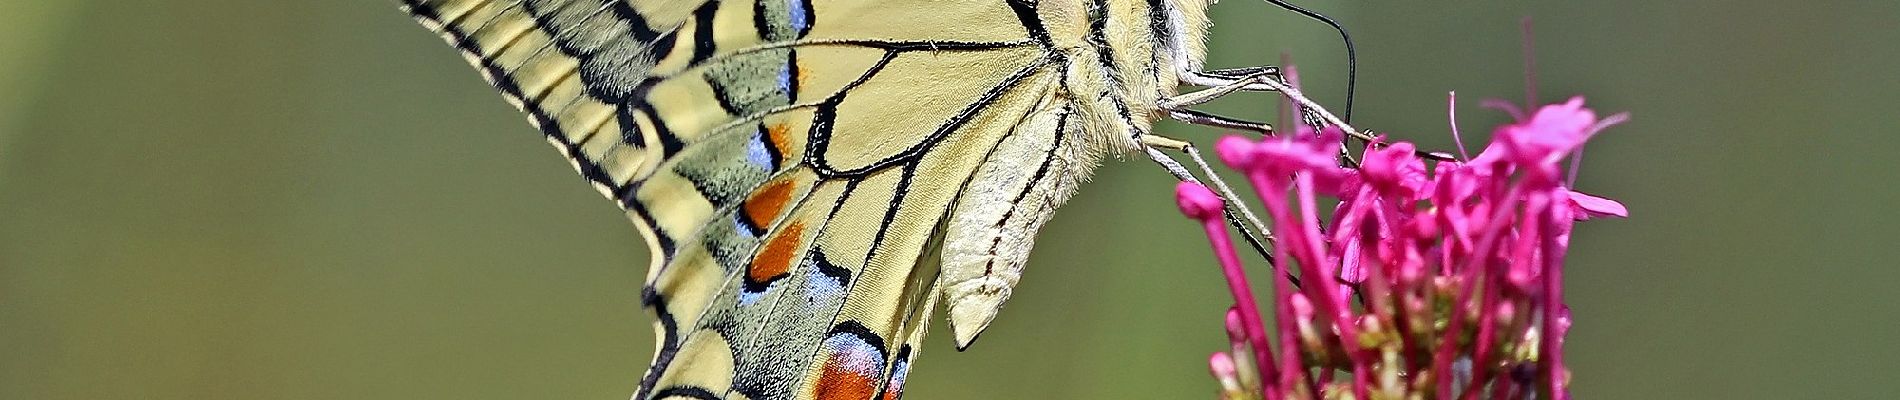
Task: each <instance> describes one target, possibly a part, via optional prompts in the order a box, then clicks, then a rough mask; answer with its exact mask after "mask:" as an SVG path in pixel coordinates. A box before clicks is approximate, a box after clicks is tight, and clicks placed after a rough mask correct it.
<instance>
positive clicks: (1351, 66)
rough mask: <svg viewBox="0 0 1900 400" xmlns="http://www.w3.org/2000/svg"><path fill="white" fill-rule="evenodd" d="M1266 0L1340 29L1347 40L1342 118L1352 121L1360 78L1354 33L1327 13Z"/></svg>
mask: <svg viewBox="0 0 1900 400" xmlns="http://www.w3.org/2000/svg"><path fill="white" fill-rule="evenodd" d="M1266 1H1267V2H1268V3H1273V5H1276V6H1280V8H1284V9H1286V10H1287V11H1292V12H1295V13H1299V14H1300V15H1304V16H1306V17H1307V18H1310V19H1312V20H1314V21H1319V22H1322V23H1325V24H1326V25H1330V26H1332V27H1333V30H1335V31H1339V39H1341V40H1344V41H1345V42H1346V114H1345V116H1344V117H1345V118H1342V119H1343V120H1345V121H1347V122H1352V95H1353V86H1354V85H1355V84H1357V83H1358V80H1359V56H1358V54H1356V53H1355V52H1354V51H1353V46H1352V35H1349V34H1347V33H1346V27H1344V26H1340V25H1339V22H1338V21H1334V20H1333V19H1332V18H1327V17H1326V16H1325V15H1320V13H1316V12H1313V11H1312V10H1307V9H1304V8H1300V6H1296V5H1293V3H1288V2H1286V0H1266Z"/></svg>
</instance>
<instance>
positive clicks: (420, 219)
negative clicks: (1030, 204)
mask: <svg viewBox="0 0 1900 400" xmlns="http://www.w3.org/2000/svg"><path fill="white" fill-rule="evenodd" d="M1302 3H1314V4H1312V6H1313V7H1314V8H1315V9H1318V10H1321V11H1323V12H1326V13H1328V14H1330V15H1332V16H1334V17H1335V18H1337V19H1339V20H1340V21H1342V22H1343V23H1345V24H1346V25H1347V26H1349V27H1351V28H1352V29H1353V32H1354V34H1355V38H1356V39H1357V40H1358V43H1359V44H1360V47H1359V50H1360V52H1359V54H1360V57H1361V63H1360V67H1361V68H1360V84H1361V86H1360V92H1359V93H1360V95H1359V102H1358V108H1357V117H1356V118H1355V122H1357V123H1358V125H1360V126H1362V127H1368V128H1372V129H1378V130H1382V131H1390V132H1392V133H1393V134H1394V135H1396V136H1397V137H1399V138H1403V139H1408V140H1416V141H1420V142H1422V143H1424V144H1426V145H1427V146H1430V147H1435V148H1443V149H1448V148H1450V141H1449V140H1448V137H1447V134H1446V129H1445V117H1444V113H1445V93H1446V92H1447V91H1451V90H1456V91H1458V92H1459V93H1460V95H1461V96H1460V97H1461V99H1462V101H1461V103H1460V105H1461V107H1460V111H1461V119H1462V122H1463V126H1464V128H1465V131H1466V132H1475V133H1476V135H1475V136H1478V138H1477V139H1480V140H1481V139H1482V137H1483V136H1484V134H1485V133H1487V132H1488V131H1489V127H1490V126H1492V125H1493V124H1496V123H1498V122H1501V121H1504V117H1503V116H1502V115H1500V114H1499V113H1497V112H1491V111H1488V110H1481V109H1480V108H1478V107H1477V105H1478V100H1480V99H1484V98H1504V99H1510V100H1512V101H1516V100H1519V99H1521V98H1522V97H1523V89H1522V88H1523V83H1522V82H1523V79H1522V78H1521V77H1522V63H1521V61H1520V59H1521V58H1520V53H1521V52H1520V51H1519V44H1520V41H1519V39H1520V34H1519V25H1518V22H1519V19H1520V18H1521V17H1525V16H1531V17H1534V18H1535V22H1536V33H1537V35H1536V44H1537V72H1538V78H1539V81H1540V86H1541V87H1540V91H1541V93H1542V99H1543V100H1545V101H1556V100H1560V99H1561V98H1562V97H1564V96H1568V95H1571V94H1577V93H1584V94H1588V95H1589V100H1590V103H1589V104H1590V105H1591V106H1592V107H1595V108H1597V109H1598V110H1603V111H1608V112H1614V111H1630V112H1632V113H1633V115H1634V118H1635V119H1634V121H1633V122H1631V123H1629V124H1626V125H1624V126H1620V127H1617V128H1614V129H1612V130H1610V131H1608V132H1607V133H1605V134H1604V135H1602V136H1600V137H1599V138H1598V140H1596V141H1595V142H1594V143H1593V144H1592V145H1591V147H1590V153H1589V157H1588V160H1587V162H1586V169H1585V173H1584V174H1583V179H1582V181H1581V183H1580V184H1579V187H1580V188H1581V189H1582V190H1586V191H1590V192H1593V193H1598V194H1602V195H1606V196H1610V197H1614V198H1617V199H1619V200H1622V201H1623V202H1624V203H1625V204H1628V205H1629V207H1630V209H1631V210H1632V212H1633V214H1634V218H1632V219H1629V220H1608V221H1592V222H1590V223H1586V224H1583V225H1581V226H1580V229H1579V231H1578V232H1577V233H1576V236H1575V237H1574V239H1573V240H1574V243H1573V245H1574V250H1573V251H1574V253H1573V255H1572V258H1571V261H1570V263H1569V266H1570V270H1569V272H1568V276H1569V278H1570V280H1569V287H1568V293H1569V296H1570V301H1571V305H1572V307H1573V308H1574V310H1575V313H1576V316H1577V321H1578V322H1577V327H1576V328H1575V330H1574V331H1573V334H1572V336H1571V338H1570V341H1569V354H1570V360H1571V361H1572V363H1573V368H1574V369H1575V370H1576V374H1577V375H1576V378H1577V384H1576V393H1577V395H1578V396H1579V397H1580V398H1586V399H1623V398H1711V399H1713V398H1879V397H1886V396H1890V395H1891V393H1893V392H1896V391H1900V380H1896V379H1893V378H1892V377H1893V376H1894V372H1893V371H1894V365H1895V364H1896V363H1900V341H1897V339H1900V335H1896V333H1897V331H1896V327H1900V322H1897V321H1900V306H1896V305H1893V304H1894V303H1893V301H1892V300H1890V298H1891V297H1892V295H1893V293H1895V290H1894V289H1892V286H1888V285H1891V284H1894V283H1896V282H1900V273H1897V272H1896V270H1895V268H1893V266H1895V265H1896V262H1895V260H1896V259H1900V258H1897V257H1896V256H1897V255H1900V254H1897V253H1900V245H1895V244H1894V243H1893V242H1894V239H1896V235H1894V234H1893V229H1891V227H1892V226H1894V225H1895V224H1896V223H1900V218H1896V214H1895V213H1892V212H1890V211H1891V210H1892V209H1893V207H1894V206H1893V204H1895V202H1896V200H1900V196H1896V194H1900V189H1896V185H1894V184H1893V181H1894V178H1895V174H1894V173H1893V172H1894V171H1895V169H1896V167H1900V163H1897V162H1895V161H1894V158H1893V157H1891V156H1890V155H1891V154H1893V153H1894V152H1895V149H1896V145H1900V132H1896V128H1900V113H1896V112H1895V111H1894V110H1893V107H1894V106H1895V105H1897V104H1900V79H1896V78H1895V77H1894V74H1893V71H1894V70H1895V67H1894V65H1900V44H1896V43H1900V3H1895V2H1786V1H1708V0H1702V1H1668V2H1662V1H1641V0H1626V1H1595V2H1572V1H1537V2H1487V3H1489V4H1475V3H1478V2H1371V1H1360V2H1343V1H1302ZM1849 3H1855V4H1857V5H1855V6H1847V5H1846V4H1849ZM1214 13H1215V14H1216V15H1217V21H1218V22H1217V25H1216V26H1215V28H1214V32H1213V40H1214V43H1213V46H1212V47H1213V56H1212V61H1211V64H1213V66H1216V67H1232V66H1242V65H1254V64H1262V63H1273V62H1275V61H1276V60H1278V58H1279V54H1280V53H1282V52H1290V53H1291V54H1293V55H1294V56H1295V57H1296V60H1297V61H1300V65H1301V67H1302V69H1303V70H1304V71H1305V74H1304V75H1305V80H1306V83H1307V87H1308V89H1309V91H1310V92H1312V93H1314V94H1315V95H1316V97H1318V98H1319V99H1320V100H1321V101H1322V102H1324V103H1327V104H1339V103H1340V102H1341V101H1342V100H1343V99H1342V97H1343V95H1342V92H1343V81H1344V74H1343V65H1344V64H1343V62H1342V58H1343V57H1342V52H1341V51H1340V49H1339V45H1338V42H1337V41H1336V37H1335V36H1334V34H1333V33H1331V32H1330V31H1329V30H1327V29H1326V28H1324V26H1322V25H1320V24H1317V23H1314V22H1311V21H1306V20H1303V19H1300V18H1298V17H1296V16H1293V15H1292V14H1290V13H1287V12H1284V11H1278V10H1275V9H1272V8H1270V7H1268V6H1266V5H1264V4H1261V3H1257V2H1250V1H1243V0H1228V1H1227V2H1226V3H1225V4H1220V5H1217V6H1215V8H1214ZM1271 101H1272V100H1271V97H1267V96H1264V95H1249V96H1240V97H1238V98H1236V99H1232V100H1227V101H1223V102H1222V103H1221V104H1219V105H1218V107H1216V108H1215V109H1216V110H1219V111H1224V112H1227V113H1232V114H1242V115H1257V116H1266V115H1270V114H1269V113H1270V112H1271V111H1270V110H1269V109H1267V108H1265V107H1263V105H1265V104H1270V103H1271ZM1160 130H1161V131H1162V132H1164V133H1167V134H1171V135H1174V136H1177V137H1188V138H1192V139H1195V140H1196V141H1200V142H1202V143H1209V142H1211V141H1212V139H1213V138H1215V137H1216V135H1217V133H1218V132H1215V131H1212V130H1208V129H1202V128H1190V127H1184V126H1180V125H1172V124H1168V125H1163V126H1162V127H1161V129H1160ZM1172 184H1173V183H1172V181H1171V180H1170V179H1169V178H1168V177H1167V176H1166V175H1165V174H1163V173H1162V172H1161V171H1160V170H1159V169H1157V168H1155V167H1154V166H1153V165H1152V164H1150V163H1148V162H1146V161H1140V160H1131V161H1129V162H1120V163H1111V164H1109V165H1107V166H1105V167H1104V168H1103V169H1102V171H1101V172H1100V173H1099V175H1098V177H1097V179H1096V180H1095V182H1094V183H1092V184H1090V185H1087V186H1086V187H1085V189H1084V190H1083V191H1082V193H1081V194H1080V195H1079V196H1078V197H1077V198H1076V199H1075V200H1074V201H1073V202H1072V203H1071V204H1070V205H1069V206H1068V207H1067V208H1065V209H1064V210H1063V211H1062V212H1061V213H1060V215H1059V216H1058V217H1057V218H1056V219H1055V221H1054V222H1052V223H1051V224H1050V226H1049V227H1048V229H1047V230H1046V231H1045V232H1044V234H1043V235H1042V236H1041V240H1040V244H1041V245H1040V246H1039V247H1038V248H1037V252H1036V254H1035V257H1034V258H1033V261H1032V263H1031V264H1032V266H1031V267H1030V272H1029V273H1028V275H1027V277H1026V280H1025V281H1024V282H1023V284H1022V287H1021V288H1020V290H1019V291H1018V292H1017V295H1016V296H1015V298H1014V299H1012V301H1011V306H1010V307H1009V309H1008V310H1007V311H1005V312H1004V313H1002V315H1001V317H1000V319H999V320H998V322H997V323H996V325H995V326H994V327H993V329H992V330H991V331H990V332H989V333H988V334H986V335H984V340H983V341H982V343H979V344H977V346H975V347H974V348H972V349H971V350H970V351H968V352H963V353H958V352H955V351H952V350H951V346H950V345H949V342H948V340H947V338H945V337H944V336H945V335H942V334H939V335H937V337H935V338H933V340H932V342H931V343H930V344H929V346H928V347H927V349H928V350H929V351H927V355H926V356H925V357H924V361H923V362H922V363H921V364H919V367H918V368H917V369H916V371H915V373H914V374H913V375H912V379H913V380H912V386H911V387H910V388H909V393H910V395H911V398H914V399H954V398H1009V399H1013V398H1024V399H1030V398H1111V399H1119V398H1170V399H1172V398H1183V399H1198V398H1207V397H1208V396H1211V395H1212V391H1213V390H1214V389H1215V384H1214V382H1213V380H1211V379H1210V378H1209V377H1208V375H1207V373H1206V372H1205V370H1206V367H1205V358H1206V355H1207V354H1208V353H1209V352H1211V351H1214V350H1217V349H1219V348H1221V347H1222V346H1224V345H1225V341H1224V335H1223V334H1222V331H1221V327H1220V326H1221V325H1220V321H1221V318H1220V315H1221V314H1220V313H1221V311H1222V310H1223V308H1224V306H1225V304H1226V303H1227V302H1228V299H1227V298H1226V295H1225V294H1224V292H1223V291H1222V290H1221V287H1222V283H1221V280H1220V278H1219V274H1218V272H1217V270H1216V268H1215V267H1214V264H1213V261H1212V257H1211V256H1210V255H1209V253H1208V252H1207V251H1206V250H1205V242H1204V239H1203V238H1202V237H1201V236H1200V234H1198V233H1197V232H1196V228H1195V226H1194V225H1192V224H1190V223H1188V222H1187V221H1185V220H1183V219H1182V218H1180V217H1178V216H1177V214H1176V212H1175V211H1174V206H1173V205H1172V200H1171V191H1170V188H1171V187H1172ZM642 247H643V246H642V245H641V244H640V240H639V239H638V237H637V234H636V233H635V231H634V229H633V228H632V227H631V225H630V224H629V223H627V222H626V221H624V219H623V217H622V215H621V213H620V212H618V211H616V210H615V209H614V207H613V206H612V205H611V204H610V203H609V202H608V201H604V200H602V199H600V198H599V196H598V195H597V194H596V193H595V192H594V191H593V189H591V188H589V187H588V185H586V184H583V183H582V181H581V180H580V179H579V178H577V177H575V175H574V173H573V171H572V170H571V169H570V168H569V167H568V165H567V163H566V162H565V161H562V160H561V159H560V157H558V156H556V154H555V153H554V152H553V151H550V150H549V149H548V147H547V145H546V144H545V142H543V140H542V139H541V138H540V135H539V134H537V133H536V132H535V131H534V130H533V129H531V128H529V126H528V125H527V124H526V123H525V122H524V120H523V118H522V117H521V116H519V115H518V114H517V113H516V112H514V111H513V110H511V109H510V108H509V107H508V106H507V105H506V104H504V103H503V102H502V101H501V100H500V97H499V96H497V95H496V94H494V93H493V92H491V90H490V89H488V88H487V87H486V85H484V84H483V83H482V81H481V79H479V78H478V76H477V74H475V73H474V72H473V71H472V70H470V69H469V68H468V67H467V66H465V65H464V64H463V61H462V60H461V58H460V57H457V56H456V55H455V54H454V52H452V51H451V50H450V49H449V48H448V47H447V46H445V45H443V44H442V43H441V42H440V41H439V40H438V39H436V38H435V37H434V35H431V34H429V33H427V32H425V31H424V30H423V29H422V28H420V27H418V26H416V25H415V24H414V23H413V22H411V21H410V20H409V19H408V18H407V17H406V16H404V15H403V14H402V13H401V12H399V11H397V9H396V7H395V6H394V5H393V4H392V2H385V1H373V0H359V1H254V0H169V1H163V2H158V1H92V0H25V1H15V2H5V3H0V399H196V398H211V399H346V398H351V399H418V398H419V399H543V398H568V399H621V398H625V397H626V396H628V395H629V394H630V393H632V391H633V390H634V386H635V384H636V382H637V380H638V377H639V376H640V374H641V373H642V372H643V368H644V366H645V364H646V362H647V360H648V358H649V356H650V354H651V353H650V351H651V345H652V343H653V341H652V338H651V335H652V332H651V328H650V327H649V325H648V321H649V319H648V317H647V315H646V314H645V313H644V312H643V311H641V310H640V309H639V307H638V303H637V301H636V294H637V291H638V287H639V285H640V280H641V277H642V276H644V271H643V269H644V263H645V260H646V259H647V258H646V255H645V254H644V251H645V249H643V248H642ZM939 332H940V333H941V332H943V331H941V330H939Z"/></svg>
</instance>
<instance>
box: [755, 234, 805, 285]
mask: <svg viewBox="0 0 1900 400" xmlns="http://www.w3.org/2000/svg"><path fill="white" fill-rule="evenodd" d="M804 235H805V224H804V223H802V222H793V223H790V224H786V225H785V228H784V231H781V232H779V234H778V235H776V236H773V237H772V238H771V239H768V240H766V242H765V245H764V247H763V250H760V251H759V255H758V256H757V257H754V258H753V259H752V268H750V269H747V270H746V278H749V279H751V280H752V281H753V282H769V281H771V280H772V279H775V278H778V277H780V276H783V275H785V274H786V272H788V271H791V270H792V257H793V256H796V255H797V254H798V241H799V238H800V237H802V236H804Z"/></svg>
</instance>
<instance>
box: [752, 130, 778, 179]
mask: <svg viewBox="0 0 1900 400" xmlns="http://www.w3.org/2000/svg"><path fill="white" fill-rule="evenodd" d="M766 146H768V145H767V144H765V132H754V133H753V134H752V141H751V142H749V143H746V145H745V159H746V161H749V162H751V163H752V165H757V166H759V168H764V169H765V170H766V171H771V170H773V169H775V168H776V167H777V166H776V165H772V164H773V160H772V158H773V157H772V150H770V149H767V148H766Z"/></svg>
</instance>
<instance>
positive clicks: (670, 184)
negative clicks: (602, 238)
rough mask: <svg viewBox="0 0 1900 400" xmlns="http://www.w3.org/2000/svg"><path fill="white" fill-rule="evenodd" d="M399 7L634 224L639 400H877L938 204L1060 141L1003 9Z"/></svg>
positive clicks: (925, 310)
mask: <svg viewBox="0 0 1900 400" xmlns="http://www.w3.org/2000/svg"><path fill="white" fill-rule="evenodd" d="M404 5H405V7H406V8H407V9H408V10H409V11H410V12H411V13H412V14H414V15H415V16H416V18H417V19H418V20H420V21H422V23H423V24H425V25H427V26H429V27H430V28H431V29H434V30H436V31H438V32H441V33H442V34H443V36H444V37H445V38H447V39H448V40H449V42H450V43H452V44H454V45H455V46H456V47H457V48H459V49H461V50H462V51H463V53H464V55H465V56H466V57H467V58H468V59H469V60H470V62H471V63H472V64H474V65H475V66H476V67H477V69H479V70H481V71H482V72H483V74H484V75H485V76H486V77H487V78H488V79H489V80H490V82H492V83H493V84H494V85H495V86H496V87H498V88H499V89H501V91H502V92H504V94H505V95H506V96H507V98H508V99H509V100H510V102H511V103H513V104H515V105H517V106H518V107H520V108H521V109H522V110H523V111H525V112H526V113H527V114H529V116H530V120H531V122H533V123H534V124H535V125H536V126H538V127H539V128H540V129H541V130H542V131H543V132H544V133H545V134H546V135H547V137H548V139H549V141H550V142H552V143H553V144H554V145H555V146H556V147H557V148H558V149H560V150H561V151H562V152H564V153H565V154H566V155H567V156H568V158H569V159H570V160H572V161H573V162H574V164H575V166H576V168H577V169H578V170H579V171H580V172H581V174H582V175H583V176H584V177H586V178H587V179H588V180H589V181H591V182H593V183H594V184H595V186H596V187H597V188H598V189H599V190H600V191H601V192H602V193H603V194H605V195H607V196H608V197H609V198H612V199H614V200H615V201H617V202H618V203H619V204H620V205H621V206H622V207H623V208H625V209H626V210H627V212H628V214H629V216H630V217H631V219H633V220H634V222H635V224H636V225H637V226H639V227H640V229H641V231H642V233H643V234H644V236H645V238H646V240H647V241H648V244H649V246H650V247H651V248H652V250H653V252H652V254H653V255H654V256H653V257H654V260H653V265H652V266H651V267H649V272H648V278H647V279H648V282H647V285H646V290H645V293H644V295H643V301H644V303H645V304H646V306H647V307H648V308H650V309H651V310H652V311H653V312H654V313H655V315H656V318H657V321H656V324H655V325H656V330H657V331H658V332H657V333H658V335H657V336H658V341H659V343H658V346H657V347H658V351H657V354H656V355H655V358H654V360H653V365H652V367H651V369H650V370H649V372H648V373H647V375H646V376H645V378H644V380H643V381H642V383H641V392H640V394H639V395H637V396H636V398H673V397H683V398H753V399H767V398H775V399H776V398H870V397H872V396H874V395H882V396H896V395H897V394H898V393H900V391H901V387H902V380H903V377H904V376H905V375H907V373H908V368H909V363H910V361H911V360H912V359H913V358H914V357H915V355H916V353H917V349H916V346H915V345H916V342H917V341H918V340H921V338H922V337H923V333H924V327H925V326H926V325H927V320H928V318H927V317H928V316H929V315H930V313H931V312H932V310H933V309H934V305H935V300H936V296H935V293H936V285H935V282H936V279H937V269H936V265H935V264H936V263H935V260H934V258H933V257H928V256H927V255H926V254H925V252H926V251H928V250H930V249H934V248H936V247H937V246H936V243H935V242H934V241H936V240H941V238H942V237H943V234H944V230H943V229H942V226H944V225H945V222H946V220H945V218H946V215H947V214H948V213H949V211H948V210H951V209H952V208H953V207H954V206H955V203H956V202H958V201H959V199H961V198H965V197H964V196H965V195H966V193H964V191H965V190H966V189H967V188H969V187H970V180H971V179H972V177H973V176H977V175H979V174H982V175H983V176H984V178H982V179H986V180H994V179H997V178H998V177H997V176H996V175H999V174H1004V175H1010V176H1016V175H1020V176H1016V177H1015V178H1013V179H1008V180H1006V182H1007V183H1005V184H1000V185H1001V186H998V187H1026V186H1027V185H1029V184H1030V182H1033V181H1034V180H1035V179H1040V178H1035V179H1030V176H1029V173H1030V172H1031V171H1020V172H1013V173H1011V172H1006V171H1007V170H1006V169H999V168H997V167H994V165H1000V164H998V161H997V160H994V159H992V157H1003V156H997V154H1004V156H1007V157H1018V156H1020V155H1040V156H1043V157H1052V156H1054V155H1055V154H1056V153H1057V152H1056V149H1057V148H1058V147H1060V145H1059V143H1060V140H1059V139H1057V138H1058V137H1060V136H1062V135H1063V134H1065V130H1069V129H1074V128H1072V127H1069V125H1068V124H1067V122H1066V121H1067V120H1068V119H1069V118H1070V117H1069V116H1070V115H1071V114H1070V104H1069V103H1068V100H1065V99H1064V98H1063V97H1062V96H1058V95H1057V91H1056V88H1058V87H1059V86H1060V81H1061V79H1062V76H1061V75H1062V74H1061V71H1060V68H1058V64H1059V60H1057V59H1054V58H1053V57H1054V56H1053V55H1054V54H1055V53H1052V52H1049V51H1047V50H1046V46H1047V44H1048V43H1047V42H1046V41H1042V42H1038V41H1037V40H1034V38H1035V37H1036V36H1037V33H1036V32H1034V30H1035V29H1036V26H1037V25H1036V24H1033V23H1030V22H1032V21H1033V19H1034V18H1033V14H1034V10H1033V8H1032V7H1033V6H1031V5H1028V4H1027V3H1022V2H1010V3H1005V2H970V1H939V0H903V1H895V0H887V1H876V2H871V1H828V2H820V3H813V2H811V1H809V0H787V1H771V0H768V1H759V2H756V3H755V2H739V1H651V2H647V1H643V2H637V3H636V2H626V1H621V0H566V1H563V0H546V1H540V0H404ZM1025 15H1028V16H1029V17H1025ZM1025 18H1027V19H1025ZM1019 21H1022V22H1020V23H1019ZM971 27H989V28H985V29H972V28H971ZM1044 35H1046V34H1044ZM809 60H821V62H811V61H809ZM999 148H1001V149H1004V150H1003V151H999ZM1010 149H1014V150H1010ZM1013 160H1015V159H1013ZM1038 163H1042V162H1041V161H1036V160H1027V159H1024V160H1015V161H1012V162H1009V163H1007V164H1008V165H1010V166H1015V165H1018V164H1022V165H1036V164H1038ZM1043 164H1045V165H1046V163H1043ZM983 165H991V166H992V167H986V168H983V169H982V171H981V172H979V167H980V166H983ZM1037 174H1038V175H1037V176H1041V174H1042V172H1040V171H1038V172H1037ZM992 186H997V185H992ZM1025 193H1027V192H1025ZM1063 197H1066V194H1065V195H1063ZM1016 200H1017V201H1019V202H1020V201H1021V200H1022V196H1017V197H1016ZM1054 201H1056V202H1059V201H1060V199H1055V200H1054ZM1038 212H1042V211H1038ZM1007 219H1008V216H1004V217H1003V220H1004V221H998V222H997V225H998V226H1003V225H1004V224H1005V223H1006V222H1007V221H1006V220H1007ZM1011 224H1014V225H1012V226H1016V225H1021V224H1022V223H1019V222H1017V223H1011ZM1033 224H1040V220H1039V219H1038V220H1036V221H1033ZM1033 228H1034V226H1030V227H1029V229H1030V230H1031V231H1032V232H1033ZM953 240H954V239H953ZM991 251H992V252H993V251H994V249H992V250H991ZM1025 251H1026V249H1025ZM1018 261H1019V260H1018Z"/></svg>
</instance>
